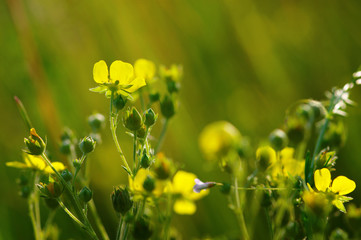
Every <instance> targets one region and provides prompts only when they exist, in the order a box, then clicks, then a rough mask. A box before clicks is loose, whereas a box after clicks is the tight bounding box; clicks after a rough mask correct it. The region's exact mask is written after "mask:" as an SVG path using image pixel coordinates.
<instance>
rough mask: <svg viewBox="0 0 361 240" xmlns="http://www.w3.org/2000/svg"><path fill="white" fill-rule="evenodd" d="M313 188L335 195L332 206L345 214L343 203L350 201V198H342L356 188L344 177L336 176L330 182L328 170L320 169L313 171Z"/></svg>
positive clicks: (353, 183) (354, 184)
mask: <svg viewBox="0 0 361 240" xmlns="http://www.w3.org/2000/svg"><path fill="white" fill-rule="evenodd" d="M314 181H315V186H316V188H317V190H318V191H320V192H331V193H333V194H334V195H335V199H334V200H333V201H332V204H333V205H335V206H336V207H337V208H338V209H339V210H340V211H342V212H346V209H345V206H344V205H343V203H345V202H348V201H350V200H352V198H351V197H347V196H344V195H346V194H349V193H351V192H352V191H353V190H355V188H356V183H355V182H354V181H352V180H351V179H349V178H347V177H345V176H338V177H337V178H335V179H334V180H333V182H332V180H331V173H330V170H328V169H327V168H322V169H319V170H316V171H315V174H314Z"/></svg>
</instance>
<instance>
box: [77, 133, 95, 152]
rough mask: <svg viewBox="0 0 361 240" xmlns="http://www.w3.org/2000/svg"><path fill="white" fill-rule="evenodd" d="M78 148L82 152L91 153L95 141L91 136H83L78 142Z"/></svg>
mask: <svg viewBox="0 0 361 240" xmlns="http://www.w3.org/2000/svg"><path fill="white" fill-rule="evenodd" d="M79 148H80V150H81V151H82V153H84V154H88V153H91V152H92V151H94V148H95V141H94V140H93V138H91V137H84V138H83V140H82V141H81V142H80V143H79Z"/></svg>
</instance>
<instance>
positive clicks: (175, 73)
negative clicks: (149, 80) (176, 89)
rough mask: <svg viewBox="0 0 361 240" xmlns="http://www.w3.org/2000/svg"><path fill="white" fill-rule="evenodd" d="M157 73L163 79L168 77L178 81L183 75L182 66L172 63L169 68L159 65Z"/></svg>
mask: <svg viewBox="0 0 361 240" xmlns="http://www.w3.org/2000/svg"><path fill="white" fill-rule="evenodd" d="M159 74H160V76H161V77H163V78H165V79H170V80H172V81H175V82H179V81H180V80H181V78H182V76H183V68H182V66H181V65H176V64H172V65H171V66H170V67H169V68H168V67H166V66H164V65H161V66H160V67H159Z"/></svg>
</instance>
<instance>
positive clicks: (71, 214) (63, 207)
mask: <svg viewBox="0 0 361 240" xmlns="http://www.w3.org/2000/svg"><path fill="white" fill-rule="evenodd" d="M56 200H57V201H58V203H59V205H60V207H61V208H62V209H63V210H64V211H65V212H66V213H67V214H68V215H69V217H71V218H72V219H73V220H74V222H76V223H77V224H78V225H79V226H80V227H81V228H82V229H87V227H86V226H85V224H84V223H82V222H81V221H80V220H79V219H78V218H77V217H75V216H74V214H73V213H72V212H71V211H70V210H69V209H68V208H67V207H66V206H65V205H64V203H63V202H62V201H61V200H60V199H59V198H57V199H56Z"/></svg>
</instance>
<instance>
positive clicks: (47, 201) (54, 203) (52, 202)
mask: <svg viewBox="0 0 361 240" xmlns="http://www.w3.org/2000/svg"><path fill="white" fill-rule="evenodd" d="M44 202H45V205H46V206H47V207H48V208H50V209H52V210H54V209H56V208H57V207H58V206H59V203H58V201H57V200H56V199H54V198H45V199H44Z"/></svg>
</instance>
